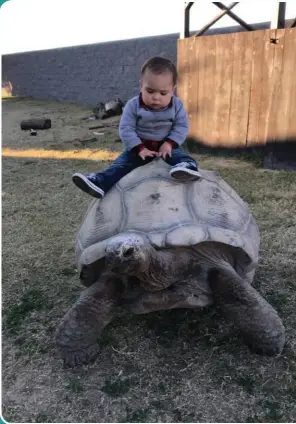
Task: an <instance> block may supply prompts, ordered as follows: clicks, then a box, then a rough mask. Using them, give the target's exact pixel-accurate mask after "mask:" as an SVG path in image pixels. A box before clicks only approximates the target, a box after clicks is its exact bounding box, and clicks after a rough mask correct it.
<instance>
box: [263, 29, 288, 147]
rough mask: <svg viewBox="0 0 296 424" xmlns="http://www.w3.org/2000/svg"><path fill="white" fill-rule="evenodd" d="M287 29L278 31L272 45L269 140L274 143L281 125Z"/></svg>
mask: <svg viewBox="0 0 296 424" xmlns="http://www.w3.org/2000/svg"><path fill="white" fill-rule="evenodd" d="M284 37H285V30H284V29H280V30H277V31H276V38H277V39H278V43H277V44H273V45H272V46H271V47H273V48H274V59H273V71H272V84H271V109H270V118H269V122H268V129H267V142H268V143H272V142H274V141H275V140H276V139H277V128H278V126H279V125H281V122H280V119H279V114H278V105H279V102H280V96H281V73H282V61H283V51H284V41H285V39H284Z"/></svg>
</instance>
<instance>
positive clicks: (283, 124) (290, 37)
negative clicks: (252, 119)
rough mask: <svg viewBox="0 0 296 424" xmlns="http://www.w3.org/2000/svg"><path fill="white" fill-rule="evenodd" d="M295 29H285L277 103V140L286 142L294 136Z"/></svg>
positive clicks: (295, 117) (295, 115) (295, 116)
mask: <svg viewBox="0 0 296 424" xmlns="http://www.w3.org/2000/svg"><path fill="white" fill-rule="evenodd" d="M295 45H296V29H286V30H285V36H284V52H283V65H282V73H281V84H280V85H281V87H280V99H279V103H278V110H277V114H278V125H277V134H276V135H277V140H279V141H288V140H289V138H291V137H292V136H293V134H294V135H295V122H294V121H295V120H296V114H295V99H294V96H293V93H295V70H296V47H295Z"/></svg>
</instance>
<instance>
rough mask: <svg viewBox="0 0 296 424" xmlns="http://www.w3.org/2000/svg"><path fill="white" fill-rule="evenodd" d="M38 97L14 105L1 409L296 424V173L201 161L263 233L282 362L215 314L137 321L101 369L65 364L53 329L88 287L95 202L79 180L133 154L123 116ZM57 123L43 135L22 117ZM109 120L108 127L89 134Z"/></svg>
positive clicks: (262, 275)
mask: <svg viewBox="0 0 296 424" xmlns="http://www.w3.org/2000/svg"><path fill="white" fill-rule="evenodd" d="M91 114H92V111H91V109H87V108H83V107H81V106H77V105H69V104H62V103H56V102H47V101H41V100H40V101H38V100H32V99H19V98H8V99H4V100H3V102H2V123H3V130H2V149H3V151H2V154H3V159H2V213H3V221H2V232H3V244H2V246H3V247H2V249H3V255H2V276H3V278H2V334H3V336H2V415H3V417H4V419H5V420H7V421H10V422H42V423H46V422H60V423H62V422H294V421H295V419H296V312H295V311H296V261H295V256H296V213H295V211H296V173H295V172H294V173H293V172H283V171H280V172H274V171H268V170H264V169H261V168H260V165H259V164H258V163H257V162H256V161H251V160H250V159H248V160H247V159H245V160H244V159H243V158H240V159H239V158H231V157H228V158H222V157H214V156H208V155H198V154H197V155H195V157H196V158H197V159H198V160H199V162H200V167H201V168H203V169H215V170H218V171H219V172H220V173H221V174H222V176H223V177H224V178H225V179H226V181H227V182H228V183H229V184H230V185H231V186H232V187H233V188H234V189H235V190H236V191H237V192H238V193H239V194H240V195H241V197H242V198H243V199H244V200H245V201H246V202H248V204H249V207H250V209H251V211H252V213H253V214H254V216H255V218H256V220H257V222H258V224H259V227H260V231H261V251H260V254H261V256H260V264H259V267H258V271H257V273H256V278H255V282H254V285H255V287H256V288H257V289H258V290H259V291H260V292H261V293H262V294H263V296H265V298H266V299H267V300H268V301H269V302H270V303H271V304H272V305H273V306H274V307H275V308H276V309H277V311H278V312H279V314H280V316H281V317H282V318H283V321H284V325H285V327H286V338H287V342H286V346H285V349H284V352H283V354H282V355H281V356H279V357H274V358H268V357H261V356H258V355H255V354H253V353H251V352H250V351H249V350H248V348H247V347H246V346H245V345H244V344H243V342H242V340H241V338H240V337H239V334H238V333H237V331H236V329H235V328H234V327H232V326H231V325H230V324H226V323H225V322H224V321H223V320H222V318H221V317H220V316H219V315H218V313H217V312H216V311H215V309H213V308H209V309H206V310H203V311H194V310H173V311H163V312H158V313H153V314H150V315H143V316H132V315H128V314H125V315H124V316H122V317H121V318H120V319H117V320H115V321H114V322H112V323H111V324H110V325H109V326H108V327H107V328H106V329H105V331H104V333H103V334H102V336H101V338H100V345H101V353H100V355H99V356H98V358H97V360H96V362H94V363H93V364H91V365H89V366H84V367H81V368H76V369H66V368H64V367H63V365H62V363H61V362H60V360H59V359H57V358H56V357H55V349H54V343H53V334H54V331H55V329H56V327H57V325H58V322H59V320H60V319H61V318H62V317H63V315H64V313H65V312H66V310H67V309H68V308H69V307H70V306H71V305H72V304H73V302H74V301H75V299H76V298H77V297H78V295H79V294H80V291H81V289H82V287H81V285H80V282H79V278H78V273H77V271H76V268H75V262H74V242H75V236H76V231H77V229H78V227H79V225H80V222H81V219H82V217H83V215H84V213H85V211H86V208H87V206H88V204H89V203H90V200H91V198H90V197H89V196H88V195H86V194H85V193H83V192H81V191H80V190H78V189H77V188H76V187H75V186H74V184H73V183H72V180H71V177H72V174H73V173H74V172H75V171H80V172H84V173H90V172H94V171H96V170H99V169H103V168H104V167H106V166H107V165H108V163H111V161H112V160H113V159H114V158H115V157H116V155H117V154H118V152H119V151H120V150H121V148H122V145H121V143H120V142H118V129H117V123H118V118H110V119H108V120H105V121H98V120H95V121H89V120H87V119H84V118H87V117H88V116H90V115H91ZM32 117H47V118H50V119H51V120H52V128H51V129H49V130H46V131H37V136H35V137H34V136H30V132H25V131H21V129H20V122H21V120H22V119H27V118H32ZM99 125H104V126H103V127H102V128H96V129H89V127H92V126H99Z"/></svg>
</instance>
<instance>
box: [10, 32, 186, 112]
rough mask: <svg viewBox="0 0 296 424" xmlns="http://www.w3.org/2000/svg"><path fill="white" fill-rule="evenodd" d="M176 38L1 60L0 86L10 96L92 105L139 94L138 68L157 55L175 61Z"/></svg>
mask: <svg viewBox="0 0 296 424" xmlns="http://www.w3.org/2000/svg"><path fill="white" fill-rule="evenodd" d="M177 38H178V35H177V34H173V35H168V36H157V37H149V38H140V39H133V40H125V41H117V42H109V43H100V44H91V45H84V46H77V47H69V48H61V49H53V50H44V51H34V52H28V53H18V54H11V55H5V56H3V57H2V83H3V85H6V84H7V83H9V82H10V83H11V85H12V93H13V95H17V96H32V97H35V98H40V99H53V100H58V101H65V102H73V103H79V104H82V105H95V104H96V103H98V101H107V100H108V99H109V100H110V98H114V97H120V98H122V100H127V99H128V98H130V97H132V96H134V95H136V94H137V92H138V86H139V72H140V68H141V65H142V63H143V62H144V61H145V60H146V59H147V58H149V57H150V56H154V55H157V54H162V55H165V56H167V57H169V58H170V59H171V60H173V61H176V57H177Z"/></svg>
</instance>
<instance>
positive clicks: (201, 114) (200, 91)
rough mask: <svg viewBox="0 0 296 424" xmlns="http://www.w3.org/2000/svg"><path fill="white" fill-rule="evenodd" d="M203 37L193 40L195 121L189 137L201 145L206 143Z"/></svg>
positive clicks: (204, 53)
mask: <svg viewBox="0 0 296 424" xmlns="http://www.w3.org/2000/svg"><path fill="white" fill-rule="evenodd" d="M203 40H204V37H200V38H199V37H197V38H196V39H195V47H196V55H195V63H196V65H197V72H198V77H197V92H196V93H195V95H196V98H197V99H196V109H197V110H196V119H195V123H194V126H193V128H192V132H191V133H190V135H191V136H193V137H196V138H197V140H199V141H200V142H202V143H206V135H207V134H206V114H207V112H206V110H205V104H206V102H205V99H206V95H207V93H206V91H205V85H204V79H205V73H206V69H205V57H206V55H207V52H206V51H205V49H204V48H203V44H204V42H203Z"/></svg>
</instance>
